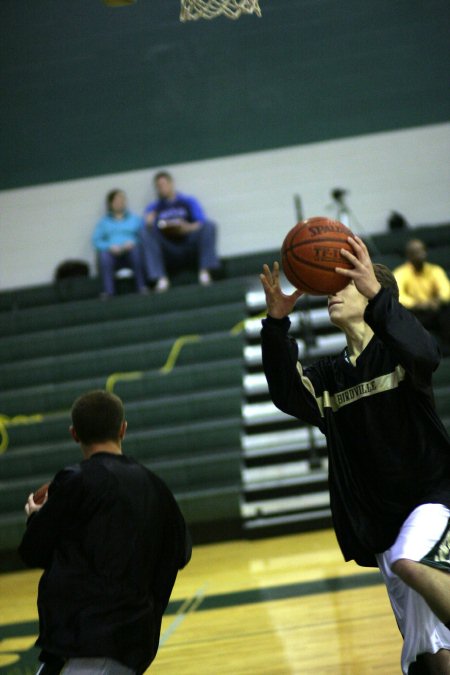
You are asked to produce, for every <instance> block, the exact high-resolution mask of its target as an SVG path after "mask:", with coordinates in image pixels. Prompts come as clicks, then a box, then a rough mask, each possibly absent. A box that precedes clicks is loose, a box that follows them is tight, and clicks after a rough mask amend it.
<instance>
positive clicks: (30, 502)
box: [25, 492, 48, 516]
mask: <svg viewBox="0 0 450 675" xmlns="http://www.w3.org/2000/svg"><path fill="white" fill-rule="evenodd" d="M47 499H48V494H46V495H45V498H44V500H43V501H42V502H41V503H40V504H36V502H35V501H34V499H33V493H32V492H31V493H30V495H29V496H28V499H27V503H26V504H25V513H26V514H27V516H31V514H32V513H36V511H39V510H40V509H42V507H43V506H44V504H45V502H46V501H47Z"/></svg>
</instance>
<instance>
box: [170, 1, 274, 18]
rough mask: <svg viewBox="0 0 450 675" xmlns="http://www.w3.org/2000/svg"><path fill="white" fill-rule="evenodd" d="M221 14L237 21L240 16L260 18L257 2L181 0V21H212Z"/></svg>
mask: <svg viewBox="0 0 450 675" xmlns="http://www.w3.org/2000/svg"><path fill="white" fill-rule="evenodd" d="M220 14H223V15H224V16H226V17H227V18H228V19H238V18H239V17H240V16H241V14H256V15H257V16H261V10H260V8H259V4H258V0H181V13H180V20H181V21H196V20H197V19H214V18H215V17H216V16H219V15H220Z"/></svg>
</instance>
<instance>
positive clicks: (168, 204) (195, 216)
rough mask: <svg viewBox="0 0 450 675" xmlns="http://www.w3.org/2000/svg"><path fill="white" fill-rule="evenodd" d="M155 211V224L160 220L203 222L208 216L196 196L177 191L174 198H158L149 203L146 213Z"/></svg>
mask: <svg viewBox="0 0 450 675" xmlns="http://www.w3.org/2000/svg"><path fill="white" fill-rule="evenodd" d="M151 211H154V212H155V225H157V224H158V220H169V221H170V220H178V219H180V220H186V221H187V222H188V223H195V222H197V221H199V222H201V223H203V222H204V221H205V220H206V218H205V214H204V212H203V209H202V207H201V206H200V203H199V202H198V201H197V199H195V197H190V196H189V195H183V194H181V192H177V193H176V195H175V197H174V199H157V200H156V201H154V202H152V203H151V204H149V205H148V206H147V207H146V209H145V212H144V213H150V212H151Z"/></svg>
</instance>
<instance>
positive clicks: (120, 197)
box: [92, 190, 148, 298]
mask: <svg viewBox="0 0 450 675" xmlns="http://www.w3.org/2000/svg"><path fill="white" fill-rule="evenodd" d="M141 225H142V221H141V219H140V218H139V216H137V215H135V214H134V213H131V211H128V209H127V199H126V195H125V192H123V190H111V191H110V192H108V194H107V195H106V215H105V216H103V218H102V219H101V220H100V221H99V222H98V223H97V226H96V228H95V230H94V234H93V235H92V244H93V246H94V248H95V249H96V250H97V251H98V261H99V267H100V275H101V278H102V285H103V293H102V295H101V297H102V298H108V297H110V296H112V295H114V292H115V284H114V273H115V272H116V270H118V269H120V268H124V267H129V268H130V269H132V270H133V274H134V279H135V282H136V289H137V290H138V292H139V293H143V294H146V293H148V289H147V286H146V285H145V279H144V273H143V269H142V260H141V251H140V248H139V245H138V231H139V229H140V227H141Z"/></svg>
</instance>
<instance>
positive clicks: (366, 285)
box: [336, 234, 381, 300]
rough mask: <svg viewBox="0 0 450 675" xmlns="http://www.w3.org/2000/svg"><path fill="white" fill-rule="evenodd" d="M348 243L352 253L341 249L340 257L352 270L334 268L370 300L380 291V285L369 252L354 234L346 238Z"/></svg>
mask: <svg viewBox="0 0 450 675" xmlns="http://www.w3.org/2000/svg"><path fill="white" fill-rule="evenodd" d="M348 242H349V244H350V245H351V247H352V248H353V253H350V252H349V251H347V250H346V249H345V248H341V255H342V257H343V258H345V259H346V260H348V261H349V263H351V264H352V265H353V269H350V270H347V269H344V268H343V267H336V272H337V273H338V274H342V275H343V276H346V277H349V278H350V279H352V280H353V282H354V284H355V286H356V288H357V289H358V291H359V292H360V293H361V294H362V295H364V296H365V297H366V298H368V299H369V300H371V298H373V297H375V295H376V294H377V293H378V291H379V290H380V288H381V284H380V282H379V281H378V280H377V278H376V276H375V272H374V270H373V265H372V260H371V259H370V255H369V251H368V250H367V246H366V245H365V243H364V242H363V240H362V239H361V238H360V237H358V236H357V235H356V234H355V235H354V236H353V237H348Z"/></svg>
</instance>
